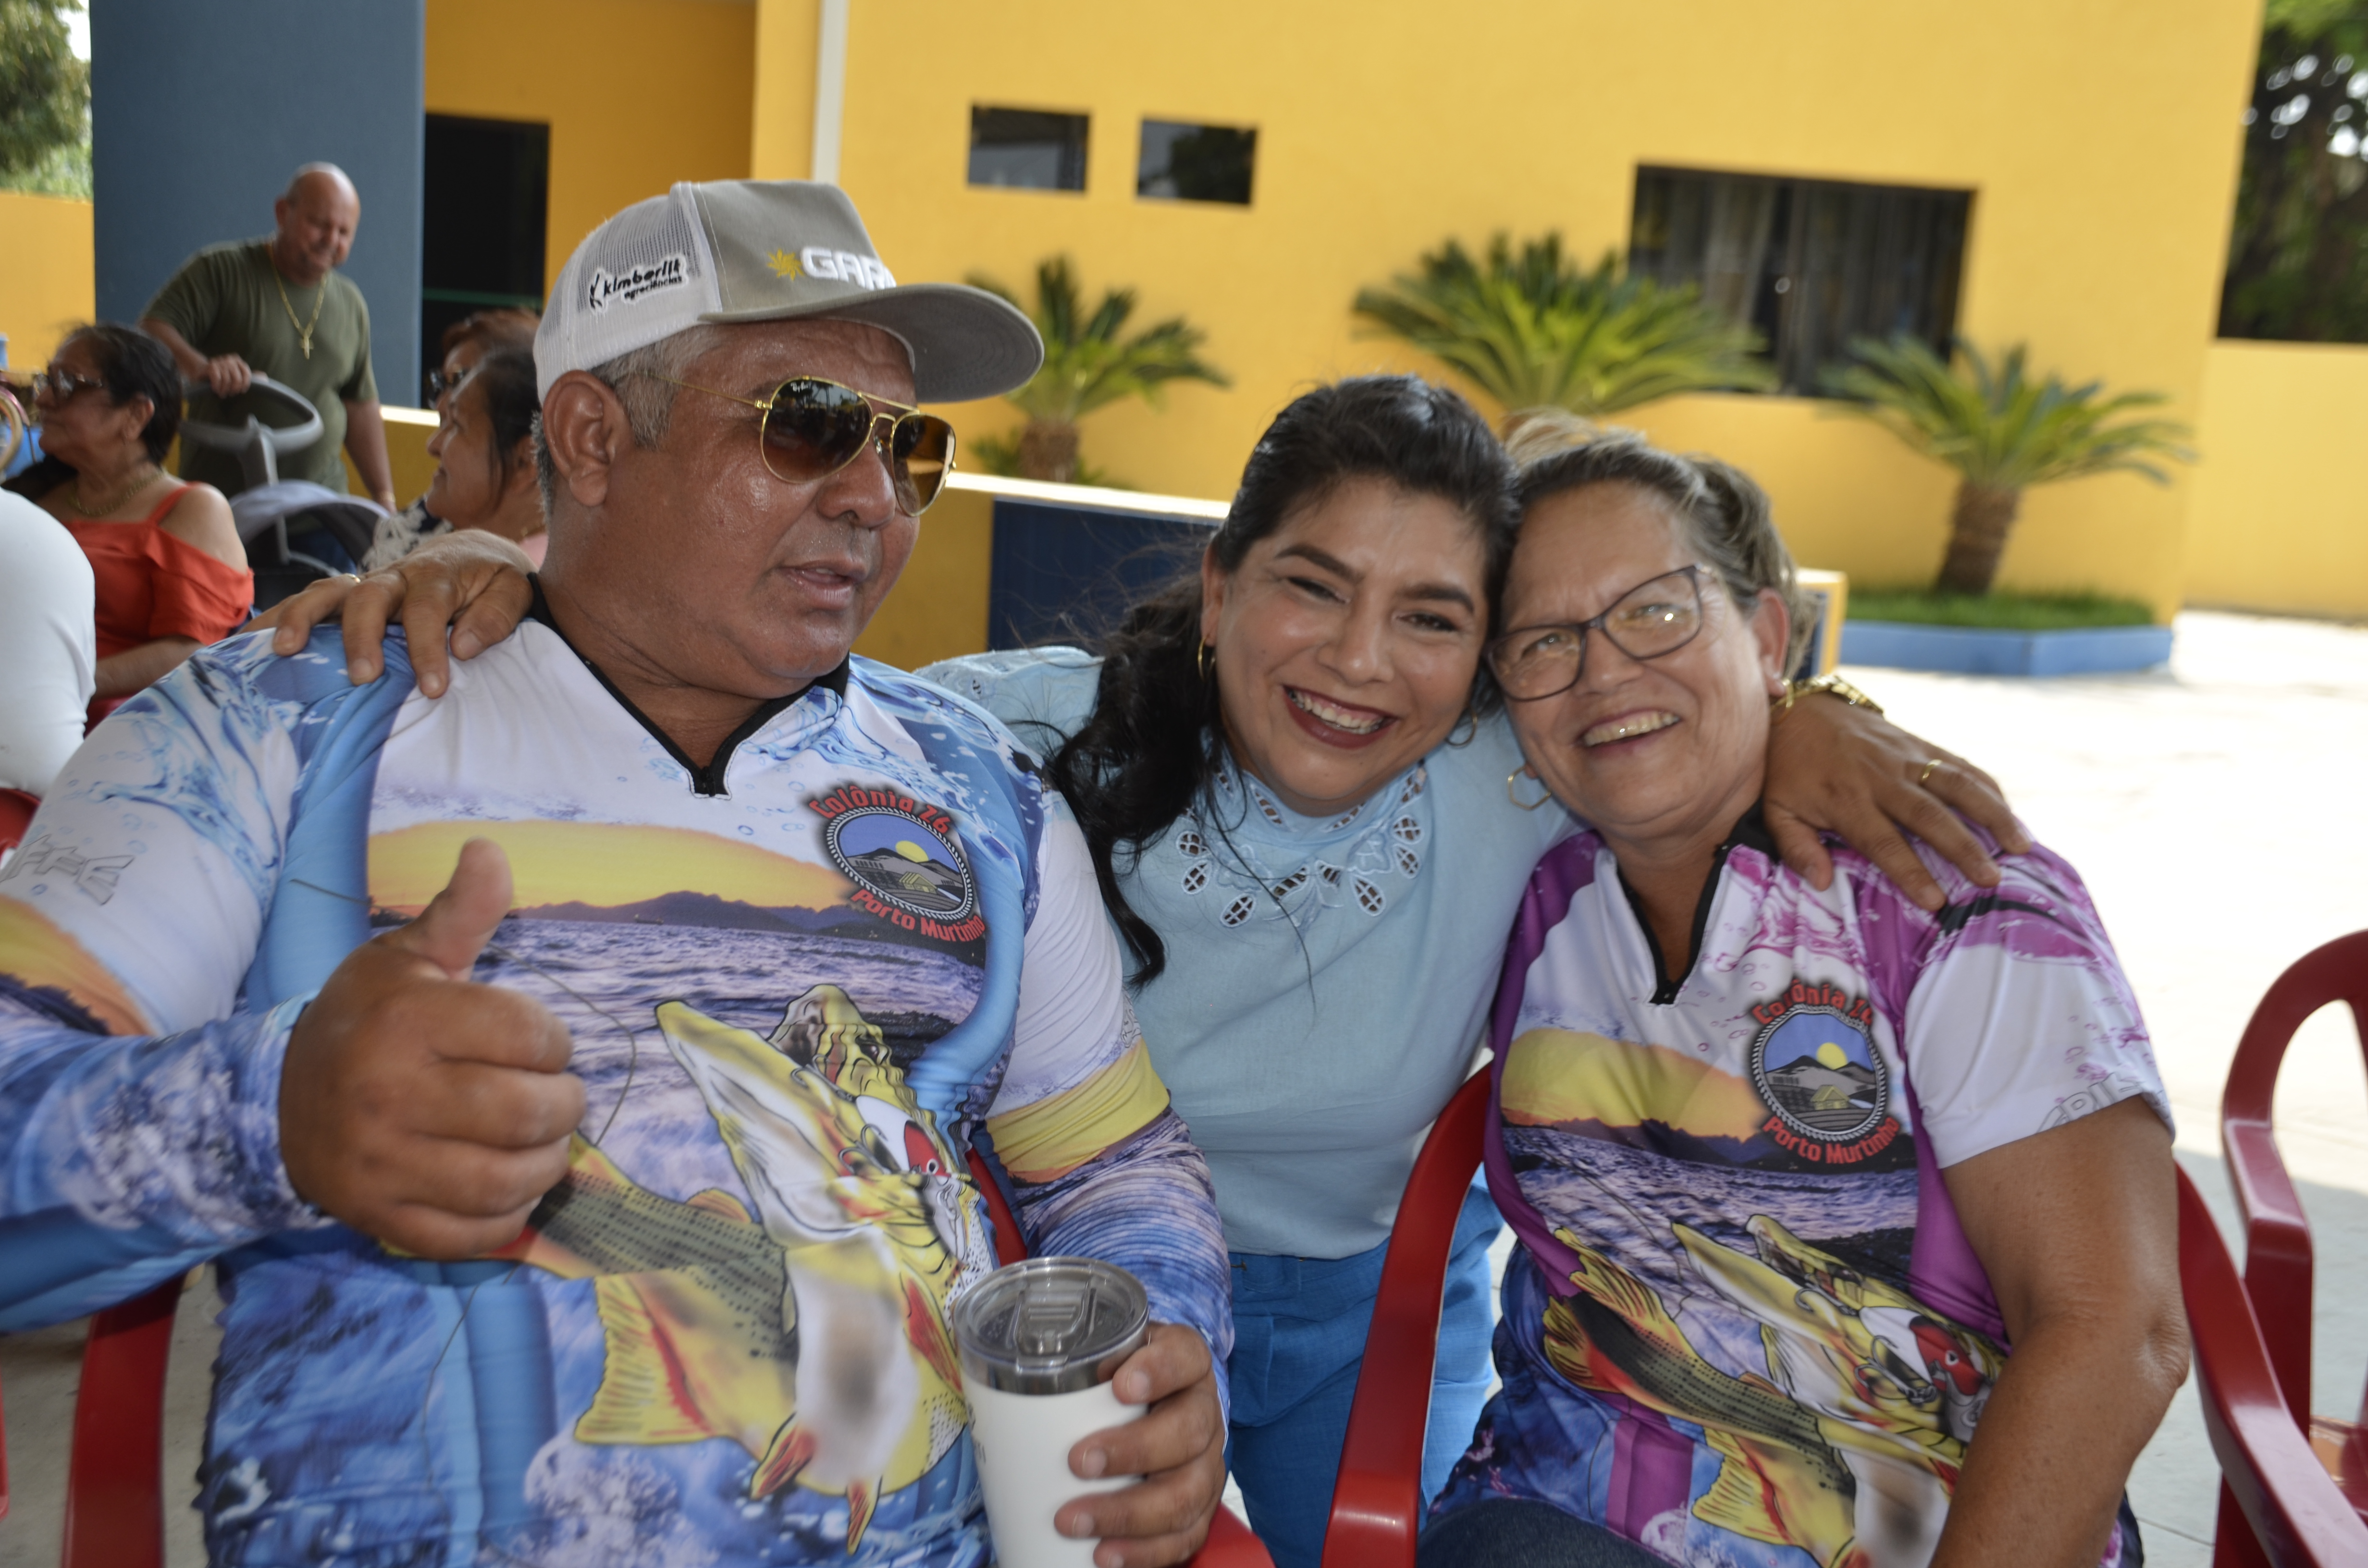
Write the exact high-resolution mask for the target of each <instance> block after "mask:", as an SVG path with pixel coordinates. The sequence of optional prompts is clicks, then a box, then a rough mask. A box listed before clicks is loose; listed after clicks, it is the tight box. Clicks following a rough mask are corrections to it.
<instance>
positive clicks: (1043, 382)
mask: <svg viewBox="0 0 2368 1568" xmlns="http://www.w3.org/2000/svg"><path fill="white" fill-rule="evenodd" d="M970 281H971V284H972V285H973V287H974V288H980V289H985V290H988V291H990V292H992V293H996V294H1000V295H1002V296H1003V297H1004V298H1005V299H1007V300H1009V301H1011V302H1012V303H1013V304H1015V305H1019V299H1018V298H1017V297H1016V296H1015V295H1014V294H1013V293H1012V292H1011V290H1008V289H1006V288H1005V287H1004V286H1003V285H1002V284H1000V283H997V282H996V280H995V279H993V278H985V277H981V276H979V275H977V274H975V273H973V274H972V276H971V278H970ZM1020 308H1021V309H1022V310H1027V309H1028V307H1026V306H1025V305H1020ZM1133 313H1134V290H1132V289H1110V290H1105V291H1104V292H1103V294H1102V299H1101V303H1100V304H1099V305H1097V306H1095V307H1094V310H1093V313H1092V314H1090V315H1088V314H1087V313H1086V311H1085V309H1084V301H1083V299H1082V297H1081V296H1080V295H1079V293H1078V290H1077V281H1076V277H1075V276H1074V275H1073V274H1072V273H1071V271H1070V268H1069V258H1068V257H1067V256H1052V257H1049V258H1047V259H1046V260H1043V261H1041V262H1039V263H1037V265H1036V308H1035V309H1034V310H1032V311H1029V312H1028V314H1029V317H1030V320H1032V321H1034V322H1035V324H1036V330H1037V332H1039V333H1040V334H1042V336H1043V339H1044V368H1043V369H1041V370H1039V371H1037V372H1036V374H1035V376H1034V378H1033V379H1031V380H1030V381H1029V382H1028V384H1027V385H1026V386H1023V387H1021V388H1020V389H1019V391H1018V392H1010V393H1007V394H1006V396H1005V401H1006V402H1008V403H1011V404H1012V405H1013V406H1014V407H1016V408H1018V409H1019V412H1021V413H1022V414H1025V415H1027V416H1028V423H1027V425H1026V426H1024V427H1023V428H1022V429H1021V430H1020V432H1019V444H1018V448H1017V450H1016V454H1015V456H1016V462H1015V464H1014V466H1015V467H1016V468H1017V469H1018V470H1019V476H1020V477H1021V478H1023V479H1049V480H1054V481H1057V482H1059V483H1064V484H1065V483H1069V482H1070V481H1072V480H1074V479H1075V478H1076V474H1077V421H1078V420H1080V419H1082V418H1084V417H1085V416H1086V415H1088V414H1091V413H1092V412H1093V411H1094V410H1096V409H1098V408H1103V407H1107V406H1108V405H1110V403H1118V402H1121V400H1123V399H1126V398H1130V397H1139V398H1142V399H1143V400H1144V402H1145V403H1150V404H1151V405H1152V406H1153V407H1155V408H1156V407H1158V406H1159V403H1160V400H1161V392H1162V391H1163V389H1165V387H1166V386H1167V383H1168V382H1169V381H1206V382H1208V383H1209V384H1210V385H1212V386H1220V387H1222V386H1228V385H1231V384H1232V383H1231V382H1230V381H1227V380H1226V378H1225V373H1224V371H1222V370H1220V369H1217V368H1216V367H1215V366H1213V365H1211V364H1210V363H1208V362H1207V361H1206V360H1204V359H1202V358H1201V357H1200V348H1201V343H1202V342H1203V341H1205V340H1206V338H1207V336H1208V335H1207V334H1206V333H1204V332H1202V331H1201V329H1200V328H1199V327H1196V326H1193V325H1191V324H1190V323H1188V322H1186V321H1185V319H1184V318H1183V317H1182V316H1177V317H1174V318H1172V319H1170V320H1167V321H1164V322H1160V323H1158V324H1156V325H1153V326H1148V327H1145V328H1144V330H1143V331H1141V332H1138V333H1136V334H1135V335H1133V336H1132V337H1121V335H1120V334H1121V332H1123V331H1124V330H1125V327H1126V322H1127V318H1128V317H1129V316H1131V315H1133Z"/></svg>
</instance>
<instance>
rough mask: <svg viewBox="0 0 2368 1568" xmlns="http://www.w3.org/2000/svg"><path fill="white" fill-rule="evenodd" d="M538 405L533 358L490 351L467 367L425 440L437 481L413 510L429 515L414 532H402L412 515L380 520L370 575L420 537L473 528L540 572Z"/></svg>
mask: <svg viewBox="0 0 2368 1568" xmlns="http://www.w3.org/2000/svg"><path fill="white" fill-rule="evenodd" d="M537 407H538V403H537V400H536V398H535V393H534V357H533V356H532V355H531V354H529V353H528V352H526V351H524V350H522V349H518V348H496V349H495V350H494V351H493V352H491V353H489V354H487V355H485V356H484V357H483V358H480V359H478V360H476V361H474V362H472V364H471V366H470V368H469V370H468V372H467V374H465V375H463V376H462V377H461V380H460V381H459V382H458V383H457V384H455V385H454V386H452V387H450V388H448V389H447V390H446V392H445V394H444V399H443V402H442V403H441V404H440V406H439V407H438V413H439V414H440V415H442V416H443V422H442V423H441V424H439V425H438V426H437V427H436V434H435V435H433V436H431V437H428V439H427V455H428V456H429V457H432V458H434V459H435V460H436V476H435V477H434V478H433V479H431V480H429V481H428V482H427V494H425V495H423V496H421V497H420V499H419V504H418V506H416V507H415V508H414V512H424V513H425V514H427V527H426V528H425V529H424V530H421V531H419V532H413V531H411V530H410V529H409V528H407V527H405V525H406V524H408V523H409V521H410V519H411V517H412V516H413V513H412V512H404V513H399V514H397V515H396V516H394V517H387V518H384V519H381V522H380V524H379V530H378V538H377V540H375V542H373V544H372V545H371V548H370V555H369V557H368V558H367V559H366V560H365V561H364V562H363V564H364V565H365V566H366V567H368V568H369V569H370V570H371V571H376V570H377V569H378V568H380V567H381V566H386V565H391V564H393V562H397V561H400V560H402V559H403V558H404V556H405V555H408V554H409V553H411V551H414V550H416V549H417V548H418V547H419V545H420V544H421V543H422V542H423V541H424V540H425V539H428V538H434V537H436V536H438V535H440V534H445V533H450V532H451V531H453V530H455V529H465V528H475V529H479V530H481V531H483V532H485V533H489V534H493V535H495V536H496V537H498V538H501V539H506V540H509V541H510V542H511V543H512V544H515V545H517V546H518V548H519V549H520V550H522V551H525V552H526V557H527V559H528V560H529V561H530V562H533V563H534V564H535V565H537V566H541V564H542V552H543V547H544V544H545V542H546V541H547V539H548V535H547V534H546V533H545V531H544V529H545V528H546V526H547V525H546V524H545V522H544V520H543V516H542V489H541V484H540V483H537V481H536V478H535V472H534V416H535V412H536V409H537Z"/></svg>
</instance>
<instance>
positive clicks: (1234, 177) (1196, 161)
mask: <svg viewBox="0 0 2368 1568" xmlns="http://www.w3.org/2000/svg"><path fill="white" fill-rule="evenodd" d="M1257 158H1258V131H1256V130H1255V129H1244V128H1242V127H1239V126H1232V125H1188V124H1185V123H1183V122H1181V121H1178V120H1173V119H1146V120H1144V122H1143V161H1142V162H1141V163H1140V164H1139V165H1136V169H1135V176H1134V193H1135V194H1136V195H1137V196H1144V197H1149V198H1151V199H1153V200H1156V201H1228V202H1231V203H1233V204H1234V205H1235V206H1236V207H1247V206H1248V205H1249V204H1250V169H1251V165H1253V164H1254V163H1256V161H1257Z"/></svg>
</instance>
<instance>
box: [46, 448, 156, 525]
mask: <svg viewBox="0 0 2368 1568" xmlns="http://www.w3.org/2000/svg"><path fill="white" fill-rule="evenodd" d="M164 472H165V471H164V470H162V469H160V468H158V467H157V466H156V465H155V464H154V463H152V462H143V463H142V464H141V465H140V466H139V468H138V469H136V470H134V471H133V477H132V481H131V483H129V484H127V485H124V486H123V487H122V488H121V489H120V490H118V491H117V492H116V493H115V494H112V495H110V496H108V498H107V503H106V505H104V506H92V505H90V504H89V503H88V502H86V501H85V500H84V499H83V498H82V480H81V479H80V478H79V477H77V478H76V479H75V480H74V494H73V495H71V496H70V497H68V499H69V500H70V501H71V502H72V503H73V506H74V510H75V511H77V512H80V513H81V514H82V515H83V516H84V517H105V516H106V515H107V514H108V513H109V512H112V511H114V510H116V509H117V508H118V507H120V506H122V505H123V504H124V503H125V502H126V501H129V500H131V498H132V497H133V496H134V495H137V494H140V493H141V492H142V491H143V490H145V489H147V488H148V487H149V486H150V485H152V484H154V483H156V481H157V480H158V479H159V478H160V477H162V476H163V474H164Z"/></svg>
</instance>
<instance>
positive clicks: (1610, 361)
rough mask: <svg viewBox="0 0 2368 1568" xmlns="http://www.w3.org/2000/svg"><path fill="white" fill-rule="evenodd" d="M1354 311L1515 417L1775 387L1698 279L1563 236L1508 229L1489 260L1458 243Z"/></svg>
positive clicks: (1614, 409)
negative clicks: (1655, 269)
mask: <svg viewBox="0 0 2368 1568" xmlns="http://www.w3.org/2000/svg"><path fill="white" fill-rule="evenodd" d="M1354 309H1355V311H1356V313H1357V314H1359V315H1360V316H1362V317H1364V318H1365V319H1366V320H1367V321H1369V322H1371V323H1372V324H1373V325H1374V326H1375V327H1376V328H1377V329H1378V330H1379V332H1380V334H1381V335H1384V336H1389V337H1395V338H1397V339H1399V340H1401V341H1403V342H1405V343H1407V344H1411V345H1412V346H1413V347H1417V348H1419V349H1421V350H1422V351H1423V352H1424V353H1426V354H1429V355H1431V356H1433V357H1434V358H1439V359H1441V360H1443V361H1445V362H1446V363H1447V364H1448V365H1449V366H1450V367H1451V368H1452V369H1455V370H1456V371H1458V372H1460V373H1461V374H1463V376H1466V377H1468V378H1469V379H1470V380H1471V381H1472V382H1473V383H1474V385H1476V386H1478V387H1479V388H1480V390H1481V391H1483V392H1486V393H1487V394H1488V395H1489V396H1490V397H1492V398H1494V399H1496V400H1497V403H1500V404H1502V405H1503V406H1504V408H1505V410H1506V412H1507V414H1508V415H1514V414H1518V413H1520V411H1521V410H1524V409H1530V408H1547V407H1550V408H1563V409H1568V410H1569V411H1570V412H1571V413H1573V414H1577V415H1581V416H1583V417H1586V418H1589V419H1592V418H1597V417H1600V416H1601V415H1607V414H1616V413H1618V412H1619V411H1620V410H1622V409H1624V408H1634V407H1635V406H1636V405H1637V404H1639V403H1650V402H1652V401H1653V400H1654V399H1656V398H1663V397H1670V396H1673V395H1675V394H1677V393H1679V392H1723V391H1749V392H1764V391H1767V390H1769V389H1770V388H1772V387H1773V386H1774V385H1775V384H1776V379H1775V376H1774V374H1773V372H1771V371H1770V369H1769V368H1768V366H1767V365H1766V364H1765V363H1764V362H1763V361H1761V360H1760V359H1759V358H1756V356H1757V355H1758V354H1759V350H1760V347H1761V343H1760V340H1759V334H1758V333H1756V332H1754V331H1753V330H1752V329H1751V328H1750V327H1749V326H1748V325H1744V324H1738V323H1736V322H1732V321H1730V320H1728V319H1727V318H1726V317H1725V316H1724V315H1722V314H1721V313H1720V312H1717V311H1714V310H1712V309H1711V308H1710V307H1708V306H1707V305H1704V304H1703V303H1702V299H1701V296H1700V294H1699V292H1698V291H1697V290H1695V289H1694V287H1693V286H1692V285H1691V284H1688V285H1685V286H1683V287H1680V288H1675V289H1672V288H1667V287H1664V286H1663V285H1662V284H1661V283H1659V282H1657V281H1656V280H1655V279H1653V278H1635V277H1623V276H1622V268H1621V266H1620V262H1619V258H1618V256H1616V255H1615V254H1614V253H1612V252H1609V251H1607V252H1605V253H1604V256H1603V259H1602V260H1601V261H1600V262H1599V263H1597V264H1596V266H1595V267H1594V269H1593V270H1592V271H1589V270H1587V269H1584V268H1582V267H1579V266H1578V265H1577V263H1575V262H1573V261H1571V260H1569V259H1568V258H1566V257H1565V256H1564V255H1563V248H1562V236H1561V235H1560V234H1558V233H1548V234H1546V235H1545V236H1543V238H1540V239H1534V240H1525V241H1523V242H1522V244H1521V247H1520V252H1519V254H1516V253H1515V252H1514V249H1513V244H1512V241H1511V240H1510V239H1509V238H1508V236H1506V235H1504V234H1498V235H1497V236H1496V237H1495V238H1494V239H1492V240H1490V241H1489V242H1488V252H1487V256H1486V259H1485V261H1474V259H1473V258H1472V256H1471V255H1470V254H1469V253H1468V252H1466V251H1465V250H1464V248H1463V245H1462V244H1458V243H1457V242H1456V241H1454V240H1450V241H1448V242H1447V244H1445V245H1444V246H1442V247H1441V248H1440V249H1439V250H1437V251H1434V252H1432V253H1430V254H1429V255H1428V256H1424V257H1423V258H1422V260H1421V263H1420V270H1419V271H1417V273H1415V274H1413V275H1412V276H1406V275H1401V276H1399V277H1397V278H1393V279H1392V280H1391V282H1390V285H1389V287H1387V288H1385V289H1364V290H1359V291H1358V294H1357V299H1356V303H1355V306H1354Z"/></svg>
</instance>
